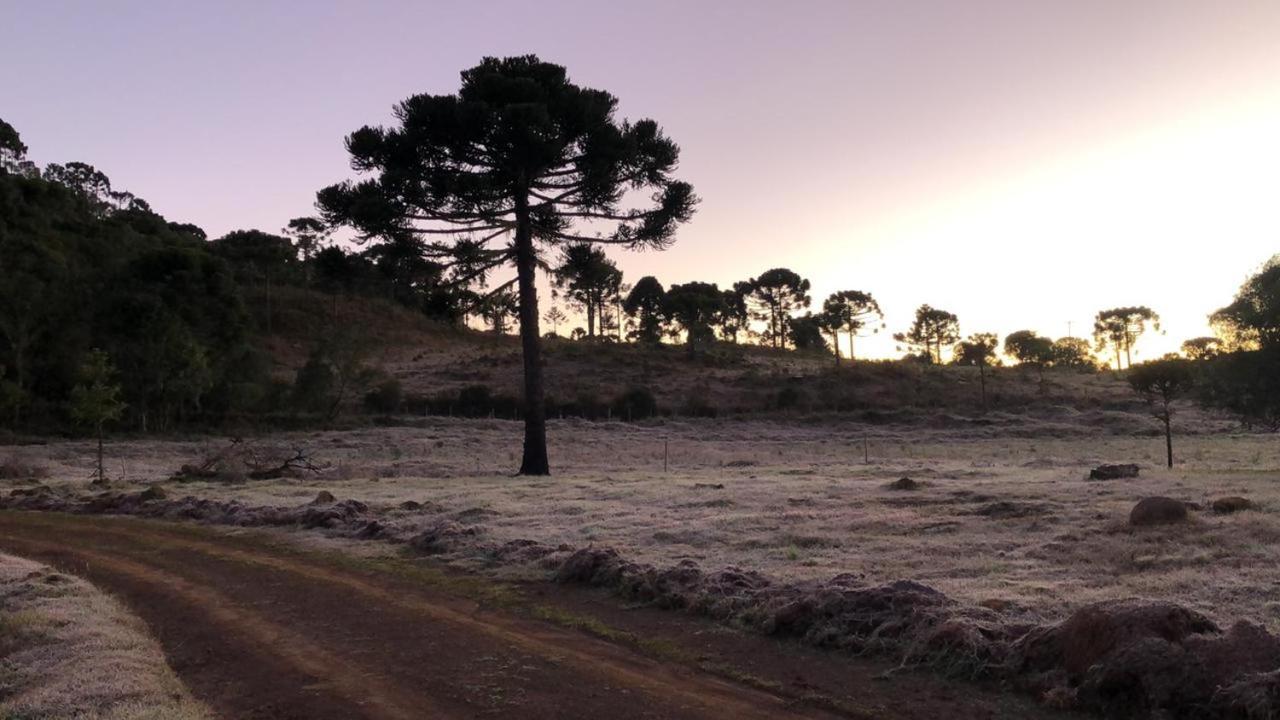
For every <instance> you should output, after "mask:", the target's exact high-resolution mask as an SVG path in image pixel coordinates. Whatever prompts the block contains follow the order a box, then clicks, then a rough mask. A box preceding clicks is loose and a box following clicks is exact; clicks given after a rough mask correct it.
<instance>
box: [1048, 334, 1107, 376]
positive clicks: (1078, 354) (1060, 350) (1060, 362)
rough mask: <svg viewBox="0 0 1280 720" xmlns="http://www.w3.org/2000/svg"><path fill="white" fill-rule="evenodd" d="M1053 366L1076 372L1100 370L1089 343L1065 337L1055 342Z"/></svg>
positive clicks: (1081, 339) (1080, 339) (1082, 339)
mask: <svg viewBox="0 0 1280 720" xmlns="http://www.w3.org/2000/svg"><path fill="white" fill-rule="evenodd" d="M1053 366H1054V367H1057V368H1072V369H1075V370H1097V369H1098V364H1097V363H1095V362H1094V360H1093V351H1092V350H1091V349H1090V347H1089V342H1088V341H1087V340H1085V339H1084V338H1078V337H1063V338H1058V339H1057V340H1054V341H1053Z"/></svg>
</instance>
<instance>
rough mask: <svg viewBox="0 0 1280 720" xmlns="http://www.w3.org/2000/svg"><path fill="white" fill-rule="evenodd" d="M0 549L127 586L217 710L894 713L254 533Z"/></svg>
mask: <svg viewBox="0 0 1280 720" xmlns="http://www.w3.org/2000/svg"><path fill="white" fill-rule="evenodd" d="M0 548H2V549H4V550H5V551H8V552H13V553H16V554H19V555H24V556H26V557H30V558H33V559H37V560H41V561H44V562H48V563H51V564H53V565H55V566H58V567H60V568H62V569H63V570H65V571H68V572H74V573H76V574H79V575H81V576H83V577H86V578H87V579H89V580H91V581H93V582H94V583H95V584H97V585H98V586H99V587H102V588H104V589H106V590H108V591H110V592H112V593H114V594H116V595H117V596H118V597H120V598H121V599H122V600H124V601H125V602H126V603H127V604H128V605H129V606H130V607H131V608H132V609H133V610H134V611H135V612H136V613H137V614H139V615H140V616H141V617H142V618H143V619H144V620H145V621H146V622H147V623H148V625H149V626H150V627H151V629H152V631H153V632H154V633H155V635H156V636H157V638H158V639H159V641H160V643H161V645H162V647H163V648H164V649H165V652H166V655H167V656H168V659H169V662H170V664H171V665H172V666H173V667H174V670H175V671H177V673H178V674H179V676H180V677H182V679H183V680H184V681H185V682H186V683H187V684H188V685H189V686H190V687H191V689H192V692H193V693H194V694H195V695H196V696H197V697H198V698H200V699H201V700H203V701H205V702H206V703H208V704H209V705H210V706H211V707H212V708H214V709H215V710H216V711H217V712H219V713H220V714H221V715H222V716H223V717H226V718H236V719H239V718H246V719H249V720H284V719H289V720H293V719H297V720H303V719H306V720H329V719H335V720H336V719H337V718H344V719H346V718H369V719H379V720H381V719H394V720H401V719H417V718H473V717H511V718H530V719H534V718H608V719H609V720H626V719H629V718H742V719H744V720H750V719H753V718H759V719H764V718H791V717H794V718H828V717H861V718H871V717H877V718H878V717H903V716H902V715H899V714H898V713H890V714H888V715H881V714H880V713H878V712H877V713H873V712H864V711H860V710H856V709H849V708H844V707H835V708H831V707H814V706H813V705H812V704H811V703H810V704H806V703H798V702H796V701H795V699H794V697H790V698H789V697H784V696H782V695H778V694H774V693H772V692H765V691H763V690H760V689H756V688H753V687H749V686H748V685H745V684H740V683H737V682H733V681H730V680H728V679H726V678H724V677H721V676H719V675H715V674H711V673H707V672H703V671H700V670H699V669H697V668H695V667H691V666H689V665H688V664H684V663H680V662H671V661H669V660H668V659H662V658H656V657H653V656H652V655H651V654H646V653H642V652H638V651H636V650H635V649H633V648H629V647H625V646H623V645H620V644H615V643H612V642H608V641H606V640H603V639H600V638H598V637H593V636H591V635H588V634H586V633H583V632H579V631H575V630H572V629H568V628H565V627H562V626H559V625H555V624H552V623H548V622H543V621H540V620H537V619H534V618H532V617H528V616H527V614H525V613H521V612H514V611H511V610H510V609H503V608H500V607H486V606H482V605H481V604H480V603H478V602H477V601H476V600H473V599H469V598H467V597H465V596H462V595H459V594H458V593H456V592H453V591H451V590H450V589H449V588H447V587H438V586H432V585H431V584H429V583H423V582H417V581H412V580H410V579H406V578H404V577H398V576H396V575H395V574H393V573H390V572H385V571H379V570H376V569H369V568H365V567H361V566H359V565H358V564H354V563H345V564H344V563H340V562H336V561H334V560H333V559H326V558H325V557H324V556H322V555H319V554H315V553H304V552H300V551H297V550H293V549H289V548H286V547H283V546H280V545H276V544H273V543H271V542H267V541H264V540H263V539H262V538H261V537H257V536H253V535H248V536H231V535H228V534H226V533H223V532H221V531H217V530H214V529H210V528H202V527H192V526H183V525H175V524H169V523H160V522H154V521H145V520H137V519H127V518H115V517H85V516H68V515H59V514H44V513H17V512H3V513H0ZM899 689H900V688H899ZM903 699H904V700H905V699H906V698H903ZM872 706H873V705H868V707H872ZM921 709H922V710H926V711H927V708H921ZM939 709H941V708H939ZM952 710H953V712H952V713H951V715H950V716H951V717H966V716H967V717H1002V716H1004V715H1003V713H1002V712H999V711H995V712H982V713H981V714H973V715H964V714H960V715H957V714H956V713H955V712H954V710H955V708H952ZM911 716H915V715H914V713H913V714H912V715H911Z"/></svg>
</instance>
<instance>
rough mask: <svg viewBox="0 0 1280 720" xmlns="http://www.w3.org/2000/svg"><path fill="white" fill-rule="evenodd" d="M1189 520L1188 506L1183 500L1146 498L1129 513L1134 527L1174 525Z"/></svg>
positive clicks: (1159, 497) (1156, 497)
mask: <svg viewBox="0 0 1280 720" xmlns="http://www.w3.org/2000/svg"><path fill="white" fill-rule="evenodd" d="M1186 519H1187V506H1186V503H1183V502H1182V501H1181V500H1174V499H1173V498H1168V497H1161V496H1158V495H1157V496H1153V497H1145V498H1142V499H1141V500H1139V501H1138V504H1137V505H1134V506H1133V510H1131V511H1129V524H1130V525H1132V526H1134V527H1144V526H1149V525H1172V524H1174V523H1180V522H1184V521H1185V520H1186Z"/></svg>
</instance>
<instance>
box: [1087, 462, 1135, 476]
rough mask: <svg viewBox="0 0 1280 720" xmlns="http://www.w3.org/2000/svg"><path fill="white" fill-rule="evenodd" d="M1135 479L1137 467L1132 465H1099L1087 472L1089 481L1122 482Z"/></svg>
mask: <svg viewBox="0 0 1280 720" xmlns="http://www.w3.org/2000/svg"><path fill="white" fill-rule="evenodd" d="M1136 477H1138V466H1137V465H1133V464H1125V465H1099V466H1098V467H1096V468H1094V469H1092V470H1090V471H1089V479H1090V480H1122V479H1124V478H1136Z"/></svg>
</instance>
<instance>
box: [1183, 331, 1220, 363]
mask: <svg viewBox="0 0 1280 720" xmlns="http://www.w3.org/2000/svg"><path fill="white" fill-rule="evenodd" d="M1221 346H1222V341H1221V340H1219V339H1218V338H1216V337H1198V338H1191V339H1190V340H1184V341H1183V343H1182V354H1183V355H1185V356H1186V357H1187V359H1189V360H1209V359H1212V358H1214V357H1216V356H1217V355H1218V353H1219V352H1220V351H1221Z"/></svg>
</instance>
